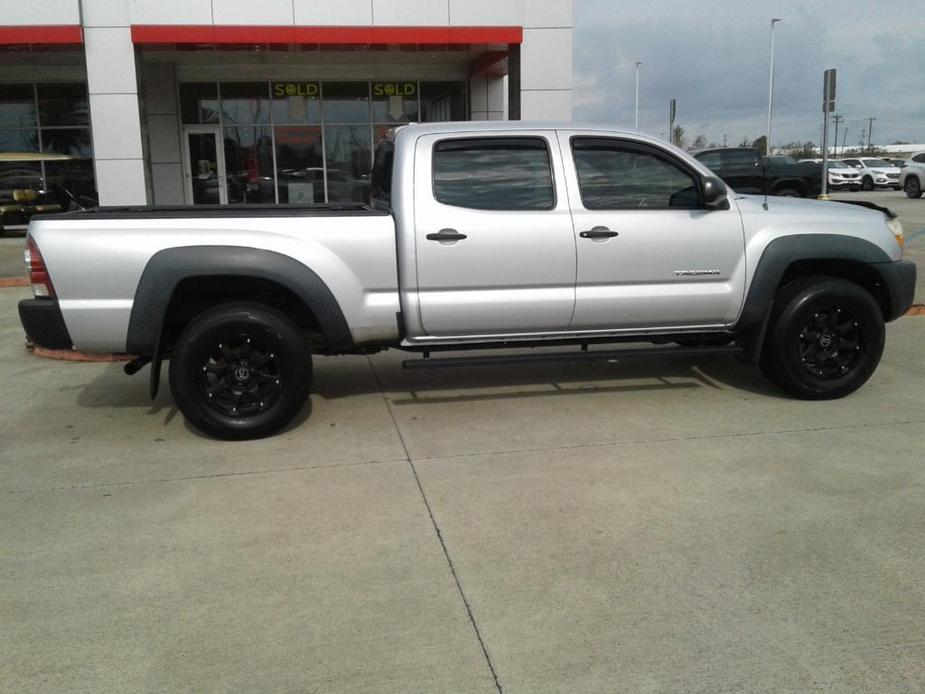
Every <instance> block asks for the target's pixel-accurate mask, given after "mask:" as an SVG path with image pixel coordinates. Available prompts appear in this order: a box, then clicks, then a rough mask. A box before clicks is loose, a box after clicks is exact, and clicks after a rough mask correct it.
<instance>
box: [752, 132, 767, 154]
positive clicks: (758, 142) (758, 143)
mask: <svg viewBox="0 0 925 694" xmlns="http://www.w3.org/2000/svg"><path fill="white" fill-rule="evenodd" d="M767 142H768V136H767V135H762V136H761V137H757V138H755V139H754V140H752V147H753V148H754V149H757V150H758V151H759V152H760V153H761V154H764V151H765V149H766V147H767Z"/></svg>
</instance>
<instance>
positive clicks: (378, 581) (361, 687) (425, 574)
mask: <svg viewBox="0 0 925 694" xmlns="http://www.w3.org/2000/svg"><path fill="white" fill-rule="evenodd" d="M26 295H27V292H26V291H24V290H18V289H3V290H0V363H3V364H4V366H5V368H4V370H3V371H2V372H0V387H2V392H3V393H4V398H3V400H2V401H0V472H2V476H0V495H2V499H3V502H2V504H0V548H2V552H3V561H2V564H3V567H4V570H3V571H2V572H0V624H2V627H0V653H3V657H2V658H0V689H2V690H4V691H17V692H75V691H92V692H122V691H133V692H155V691H198V692H219V691H293V692H295V691H300V692H301V691H309V692H408V691H427V692H492V691H494V692H497V691H499V689H500V690H502V691H504V692H531V693H532V692H566V691H567V692H597V691H610V690H620V691H648V692H677V691H685V692H733V691H748V692H823V691H825V692H845V691H877V692H900V691H915V690H918V689H921V688H923V687H925V666H923V663H925V640H923V639H922V636H921V635H922V633H923V632H925V591H923V590H922V587H921V579H920V577H921V576H922V575H923V574H925V532H923V531H925V501H923V500H925V467H923V464H922V463H923V460H925V443H923V442H925V365H923V364H925V360H923V358H922V356H921V354H922V353H921V344H922V341H923V338H925V319H922V318H904V319H901V320H900V321H898V322H897V323H894V324H892V325H890V326H889V327H888V338H887V350H886V353H885V355H884V361H883V363H882V364H881V367H880V368H879V369H878V371H877V372H876V373H875V374H874V376H873V378H872V379H871V381H870V383H868V384H867V386H865V387H864V388H863V389H862V390H861V391H859V392H858V393H856V394H855V395H853V396H851V397H849V398H846V399H844V400H840V401H834V402H820V403H806V402H797V401H792V400H788V399H786V398H783V397H781V396H780V394H779V393H777V392H776V391H775V390H774V389H773V388H772V387H771V386H769V385H768V384H766V383H765V381H764V380H763V379H762V378H761V376H760V374H758V373H757V372H756V371H754V370H751V369H748V368H746V367H743V366H741V365H739V364H738V363H737V362H735V361H734V360H732V359H721V358H711V359H696V360H694V359H685V360H683V361H666V360H651V361H648V360H647V361H640V362H632V363H628V364H625V365H617V366H615V365H603V364H599V365H580V366H574V365H569V366H564V365H555V366H536V365H534V366H529V367H516V368H491V369H489V368H483V369H454V370H447V371H438V372H423V371H418V372H405V371H402V370H401V368H400V361H401V359H403V358H407V357H408V355H403V354H401V353H395V352H387V353H384V354H381V355H377V356H375V357H372V358H371V359H366V358H361V357H345V358H320V359H317V360H316V387H315V389H314V390H315V393H314V394H313V395H312V398H311V404H310V407H309V408H307V409H306V411H305V412H304V413H303V416H302V417H301V418H300V420H299V421H298V422H297V423H296V424H295V425H294V426H293V427H291V428H290V429H289V430H288V431H286V432H284V433H283V434H281V435H279V436H277V437H274V438H271V439H267V440H265V441H256V442H246V443H224V442H216V441H212V440H209V439H207V438H205V437H202V436H200V435H199V434H197V433H196V432H194V431H191V430H190V429H189V428H187V427H186V426H185V424H184V422H183V420H182V417H181V416H179V415H178V414H177V413H176V410H175V409H174V408H173V406H172V403H171V401H170V398H169V394H168V393H167V392H166V383H164V391H163V392H162V393H161V394H160V395H159V396H158V398H157V400H156V401H155V402H154V403H151V402H149V401H148V400H147V397H146V393H145V391H146V385H147V383H146V376H147V372H146V371H145V372H142V374H139V375H138V376H135V377H132V378H129V377H126V376H124V375H123V374H122V373H121V365H119V364H83V363H66V362H54V361H48V360H42V359H38V358H36V357H34V356H32V355H29V354H28V353H26V351H25V350H24V349H23V347H22V336H21V332H20V330H19V327H18V324H17V322H16V320H15V315H14V311H15V301H16V300H17V299H18V298H19V297H21V296H26Z"/></svg>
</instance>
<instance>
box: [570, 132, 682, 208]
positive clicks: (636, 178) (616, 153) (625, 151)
mask: <svg viewBox="0 0 925 694" xmlns="http://www.w3.org/2000/svg"><path fill="white" fill-rule="evenodd" d="M572 152H573V155H574V159H575V169H576V171H577V173H578V185H579V189H580V192H581V201H582V203H584V206H585V207H586V208H588V209H589V210H627V209H640V208H651V209H666V208H669V207H674V208H688V209H689V208H696V207H699V206H700V194H699V191H698V189H697V185H696V183H695V181H694V179H693V177H691V176H690V174H688V173H687V172H685V171H684V170H682V169H681V168H680V167H678V166H677V165H675V164H673V163H671V162H669V161H667V160H666V159H664V158H662V157H660V156H656V154H655V153H653V152H648V151H644V150H640V149H638V148H634V147H632V146H631V145H622V144H621V143H619V142H615V141H612V140H604V139H593V138H576V139H574V140H573V141H572Z"/></svg>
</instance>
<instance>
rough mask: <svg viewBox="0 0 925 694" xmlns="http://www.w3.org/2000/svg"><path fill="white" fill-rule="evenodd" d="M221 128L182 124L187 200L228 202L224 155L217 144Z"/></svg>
mask: <svg viewBox="0 0 925 694" xmlns="http://www.w3.org/2000/svg"><path fill="white" fill-rule="evenodd" d="M220 132H221V131H220V130H219V128H218V127H217V126H216V127H211V126H196V127H187V128H184V131H183V163H184V168H185V171H184V174H185V178H186V202H187V203H188V204H191V205H226V204H228V188H227V176H226V174H225V157H224V152H223V151H222V148H221V147H220V146H219V136H220Z"/></svg>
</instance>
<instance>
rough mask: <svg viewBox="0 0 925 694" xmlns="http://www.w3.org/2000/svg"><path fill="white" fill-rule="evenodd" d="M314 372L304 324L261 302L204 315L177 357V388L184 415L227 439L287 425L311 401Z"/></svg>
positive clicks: (173, 378)
mask: <svg viewBox="0 0 925 694" xmlns="http://www.w3.org/2000/svg"><path fill="white" fill-rule="evenodd" d="M311 377H312V364H311V355H310V354H309V351H308V348H307V347H306V344H305V341H304V340H303V338H302V335H301V334H300V333H299V329H298V328H297V327H296V326H295V324H294V323H293V322H292V321H291V320H289V318H287V317H286V316H285V315H283V314H282V313H280V312H279V311H276V310H274V309H272V308H269V307H267V306H264V305H262V304H256V303H245V302H235V303H229V304H223V305H221V306H217V307H216V308H213V309H210V310H208V311H206V312H204V313H202V314H201V315H199V316H198V317H197V318H195V319H194V320H193V321H192V322H191V323H190V324H189V325H188V326H187V327H186V329H185V330H184V331H183V333H182V334H181V335H180V338H179V339H178V340H177V343H176V344H175V345H174V348H173V353H172V355H171V357H170V391H171V393H172V394H173V399H174V401H175V402H176V404H177V407H178V408H179V409H180V411H181V412H182V413H183V416H184V417H186V419H187V421H188V422H189V423H190V424H192V425H193V426H195V427H196V428H197V429H200V430H202V431H204V432H205V433H207V434H210V435H212V436H215V437H217V438H220V439H227V440H239V439H255V438H261V437H263V436H269V435H270V434H273V433H275V432H277V431H279V430H280V429H281V428H282V427H284V426H286V424H288V423H289V422H291V421H292V419H293V417H295V416H296V415H297V414H298V413H299V411H300V410H301V409H302V407H303V405H304V404H305V400H306V398H307V397H308V389H309V387H310V385H311Z"/></svg>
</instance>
